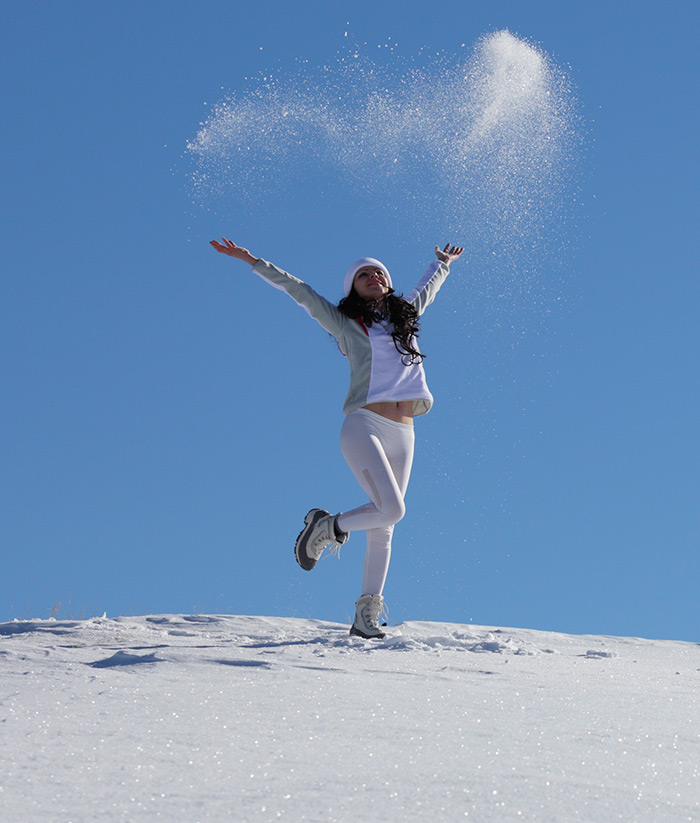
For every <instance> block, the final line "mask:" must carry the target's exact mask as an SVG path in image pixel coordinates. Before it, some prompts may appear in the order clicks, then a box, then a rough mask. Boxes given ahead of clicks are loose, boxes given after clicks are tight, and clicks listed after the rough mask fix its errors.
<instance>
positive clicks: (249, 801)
mask: <svg viewBox="0 0 700 823" xmlns="http://www.w3.org/2000/svg"><path fill="white" fill-rule="evenodd" d="M347 632H348V627H347V626H345V625H340V624H335V623H324V622H321V621H313V620H298V619H291V618H272V617H231V616H218V615H217V616H205V615H185V616H178V615H163V616H149V617H129V618H116V619H108V618H95V619H90V620H80V621H78V620H74V621H73V620H72V621H55V620H44V621H41V620H31V621H15V622H13V623H5V624H0V671H1V672H2V679H1V681H0V701H1V702H0V730H1V731H2V747H1V749H0V758H1V763H0V766H1V767H0V819H1V820H2V821H4V823H39V821H51V823H54V821H55V823H112V821H154V820H164V821H168V823H180V822H182V823H185V822H186V823H197V821H229V820H233V821H277V820H287V821H293V823H297V822H298V821H319V823H332V822H333V821H352V823H362V821H369V820H382V821H388V822H392V823H393V821H401V823H405V821H419V820H420V821H425V820H433V821H456V820H472V821H477V822H478V823H489V822H490V821H494V823H496V821H497V822H498V823H508V822H509V821H537V823H545V822H546V821H577V820H580V821H586V822H587V823H610V822H611V821H614V820H624V821H626V823H639V822H640V821H644V822H645V823H646V821H648V823H664V822H665V821H669V823H670V822H671V821H673V823H678V821H698V820H700V736H699V732H700V701H699V699H698V694H699V693H700V645H697V644H694V643H680V642H672V641H651V640H642V639H633V638H613V637H578V636H570V635H562V634H554V633H545V632H536V631H527V630H523V629H495V628H483V627H477V626H471V625H469V626H466V625H457V624H445V623H415V622H414V623H404V624H402V625H400V626H396V627H391V629H390V632H391V636H389V637H387V638H386V639H385V640H384V641H381V642H366V641H361V640H358V639H352V640H351V639H350V638H349V637H348V634H347Z"/></svg>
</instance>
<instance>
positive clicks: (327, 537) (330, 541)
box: [294, 509, 348, 572]
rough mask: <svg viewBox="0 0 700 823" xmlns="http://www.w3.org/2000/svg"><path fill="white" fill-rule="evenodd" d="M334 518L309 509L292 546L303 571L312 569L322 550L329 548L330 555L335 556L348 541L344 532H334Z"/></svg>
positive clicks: (325, 513)
mask: <svg viewBox="0 0 700 823" xmlns="http://www.w3.org/2000/svg"><path fill="white" fill-rule="evenodd" d="M336 517H337V515H335V514H330V513H329V512H327V511H326V510H325V509H311V511H310V512H309V513H308V514H307V515H306V517H305V518H304V523H306V526H304V528H303V529H302V530H301V533H300V534H299V537H297V542H296V545H295V546H294V554H295V556H296V559H297V563H298V564H299V565H300V566H301V567H302V569H304V571H307V572H308V571H311V569H313V567H314V566H315V565H316V563H317V562H318V560H319V558H320V557H321V555H322V554H323V550H324V549H326V548H329V549H330V550H331V554H336V552H337V551H338V549H339V548H340V547H341V546H342V545H343V543H345V541H346V540H347V539H348V535H347V533H346V532H341V531H337V530H336V528H335V518H336Z"/></svg>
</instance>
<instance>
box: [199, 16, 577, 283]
mask: <svg viewBox="0 0 700 823" xmlns="http://www.w3.org/2000/svg"><path fill="white" fill-rule="evenodd" d="M417 63H418V60H414V61H406V60H404V59H402V58H400V57H399V56H398V55H395V53H394V52H393V50H392V52H391V55H390V57H389V60H388V61H386V60H385V61H384V62H383V63H381V64H380V63H378V62H377V61H373V60H371V59H369V58H368V56H367V55H366V54H365V53H363V51H362V50H361V49H360V48H350V49H349V50H347V51H346V52H345V53H343V54H342V55H341V56H340V57H338V59H337V61H336V62H335V63H334V64H332V65H325V66H320V67H319V66H316V67H311V66H309V64H308V63H302V64H299V67H298V71H296V72H295V73H293V74H281V73H280V74H279V75H278V76H275V75H274V74H272V73H268V74H266V75H262V76H261V77H260V78H259V81H258V83H257V84H256V85H255V86H254V87H253V88H252V89H250V90H249V91H247V92H245V93H243V94H237V95H233V96H231V97H229V98H227V99H226V100H224V101H222V102H220V103H218V104H217V105H216V106H215V107H214V108H213V110H212V113H211V115H210V116H209V118H208V119H207V120H206V122H204V123H203V124H202V126H201V128H200V130H199V132H198V133H197V135H196V137H195V138H194V139H193V140H192V141H191V142H190V143H189V144H188V151H189V152H190V153H191V154H192V155H193V156H194V158H195V165H196V168H195V171H194V173H193V175H192V182H193V188H194V192H195V195H198V196H199V197H200V198H202V199H204V200H206V199H208V198H210V197H211V196H212V195H221V194H223V195H225V196H226V199H227V200H228V201H230V202H235V203H240V204H246V207H247V208H248V210H250V208H251V205H252V207H253V208H254V207H255V198H257V199H258V203H259V206H260V207H262V205H263V202H264V198H265V197H267V196H271V195H276V196H279V194H280V192H284V191H287V192H293V191H294V187H295V186H296V185H297V183H298V182H299V181H300V180H302V179H306V178H307V175H311V174H312V173H314V172H315V173H318V169H321V170H322V174H323V175H324V176H325V178H326V179H327V180H331V181H334V184H335V182H336V181H337V183H338V185H339V186H346V187H347V186H350V187H353V188H354V190H355V193H356V194H359V195H360V196H364V195H366V196H367V197H366V202H367V203H368V206H369V207H370V208H378V209H381V211H382V213H383V214H384V215H386V214H387V213H388V214H393V215H394V218H393V219H394V220H395V221H396V223H397V234H398V235H399V236H403V237H406V236H411V237H413V238H416V237H419V238H421V239H423V240H424V241H426V242H430V243H434V242H435V241H436V238H437V239H441V238H446V239H450V240H452V241H454V242H459V243H461V244H463V245H465V246H467V248H468V255H469V259H470V261H471V263H472V264H473V266H472V267H473V268H475V270H478V271H490V273H489V275H488V279H489V283H490V288H493V289H495V290H496V291H500V292H503V291H504V289H507V288H512V287H513V284H514V283H515V282H517V289H520V290H522V289H523V288H529V286H528V283H531V280H532V278H531V276H530V275H531V271H532V269H533V268H535V267H536V266H533V260H534V259H536V258H539V259H541V258H542V254H543V251H544V252H546V250H547V249H548V248H551V245H552V239H553V237H555V238H558V239H561V236H562V235H561V225H562V223H563V222H564V220H565V217H566V215H565V212H566V207H567V196H568V193H569V192H570V188H571V180H572V168H573V165H574V163H573V158H574V156H575V153H576V152H575V148H576V143H577V140H578V138H577V131H578V123H577V116H576V113H575V105H574V103H573V96H572V93H571V90H570V85H569V83H568V80H567V77H566V75H565V73H564V72H563V71H562V70H560V69H559V68H558V67H557V66H556V65H555V64H554V62H553V61H552V60H551V59H550V58H549V57H548V56H547V55H546V54H545V53H544V52H543V51H542V50H541V49H539V48H537V47H536V46H534V45H532V44H530V43H528V42H526V41H525V40H522V39H520V38H518V37H516V36H514V35H513V34H511V33H510V32H508V31H497V32H495V33H492V34H489V35H486V36H484V37H483V38H481V39H480V40H479V41H478V43H477V44H476V46H475V48H474V51H473V53H472V55H471V56H470V57H469V58H468V59H466V60H462V61H457V60H456V59H454V58H449V57H448V56H447V55H445V54H442V55H439V56H438V58H432V59H431V60H430V61H429V65H428V66H427V67H425V66H424V67H419V66H418V65H417ZM251 199H252V202H251ZM296 208H302V209H303V208H304V204H303V202H299V203H298V204H297V206H295V209H296ZM307 208H309V209H311V208H313V207H312V206H311V205H308V206H307ZM556 242H558V240H557V241H556ZM529 272H530V273H529ZM510 281H512V282H510ZM509 284H510V285H509Z"/></svg>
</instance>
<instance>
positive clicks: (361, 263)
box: [343, 257, 393, 297]
mask: <svg viewBox="0 0 700 823" xmlns="http://www.w3.org/2000/svg"><path fill="white" fill-rule="evenodd" d="M365 266H374V267H375V268H377V269H379V270H380V271H383V272H384V274H385V275H386V279H387V284H388V286H389V288H390V289H392V288H393V286H392V284H391V275H390V274H389V269H387V267H386V266H385V265H384V263H380V262H379V260H375V259H374V257H361V258H360V259H359V260H355V262H354V263H353V264H352V266H350V268H349V269H348V270H347V271H346V272H345V278H344V279H343V288H344V290H345V296H346V297H347V296H348V295H349V294H350V292H351V291H352V284H353V282H354V281H355V275H356V274H357V272H358V271H359V270H360V269H363V268H364V267H365Z"/></svg>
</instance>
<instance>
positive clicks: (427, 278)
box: [406, 260, 450, 315]
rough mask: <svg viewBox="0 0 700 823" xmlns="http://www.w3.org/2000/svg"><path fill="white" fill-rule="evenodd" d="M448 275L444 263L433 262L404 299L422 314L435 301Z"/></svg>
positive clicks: (447, 267) (446, 266)
mask: <svg viewBox="0 0 700 823" xmlns="http://www.w3.org/2000/svg"><path fill="white" fill-rule="evenodd" d="M449 273H450V267H449V266H448V265H447V264H446V263H441V262H440V261H439V260H434V261H433V262H432V263H431V264H430V265H429V266H428V270H427V271H426V273H425V274H424V275H423V277H422V278H421V281H420V283H418V285H417V286H416V287H415V289H413V291H412V292H411V293H410V294H409V295H408V297H406V300H407V302H409V303H411V305H413V306H414V307H415V309H416V311H417V312H418V314H419V315H421V314H423V312H424V311H425V310H426V309H427V308H428V306H429V305H430V304H431V303H432V302H433V300H435V295H436V294H437V293H438V292H439V291H440V287H441V286H442V284H443V283H444V282H445V280H446V279H447V275H448V274H449Z"/></svg>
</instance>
